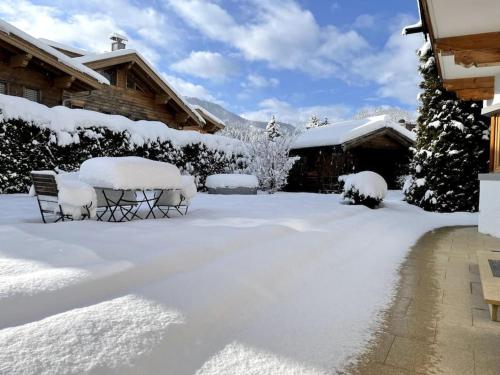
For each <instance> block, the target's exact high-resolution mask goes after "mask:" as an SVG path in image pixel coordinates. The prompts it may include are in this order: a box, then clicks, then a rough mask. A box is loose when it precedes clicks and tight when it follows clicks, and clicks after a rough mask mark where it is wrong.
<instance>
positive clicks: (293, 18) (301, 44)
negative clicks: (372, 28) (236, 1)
mask: <svg viewBox="0 0 500 375" xmlns="http://www.w3.org/2000/svg"><path fill="white" fill-rule="evenodd" d="M169 3H170V5H171V7H172V9H173V10H174V11H175V12H177V13H178V14H179V15H180V16H181V17H182V18H183V19H184V20H185V21H186V22H187V23H188V24H189V25H190V26H192V27H193V28H195V29H197V30H199V31H200V32H201V33H202V34H204V35H205V36H207V37H209V38H211V39H213V40H217V41H220V42H224V43H226V44H228V45H230V46H232V47H234V48H236V49H238V50H239V52H240V53H241V54H242V55H243V57H244V58H245V59H247V60H249V61H265V62H267V63H268V64H269V65H270V66H271V67H274V68H285V69H297V70H302V71H305V72H307V73H309V74H311V75H314V76H329V75H332V74H334V73H335V72H336V71H337V67H336V65H335V64H334V61H332V60H335V59H332V57H335V58H337V59H338V56H342V55H343V54H344V52H345V50H347V51H348V52H349V55H351V54H352V53H353V52H354V51H355V50H357V51H361V50H362V49H363V48H365V47H366V46H367V43H366V42H365V43H362V42H361V41H362V40H363V38H362V37H361V36H360V35H359V34H357V32H356V31H353V30H351V31H348V32H347V33H343V32H341V31H339V30H337V29H335V28H333V27H321V26H320V25H319V24H318V23H317V22H316V20H315V18H314V16H313V14H312V13H311V12H310V11H308V10H306V9H302V8H301V7H300V6H299V5H298V4H297V3H296V2H295V1H293V0H284V1H280V2H263V1H257V0H252V6H253V8H254V9H253V10H254V17H249V18H248V20H247V21H246V22H237V21H236V20H235V19H234V18H233V17H232V16H231V15H230V14H229V13H228V12H227V11H226V10H224V9H223V8H222V7H221V6H220V5H218V4H216V3H214V2H209V1H202V0H169ZM344 34H346V35H344ZM337 39H341V40H342V41H341V42H336V41H337ZM349 41H354V43H349ZM328 44H332V45H335V46H336V47H337V50H336V51H335V52H336V53H335V54H331V53H329V54H326V53H325V52H324V50H325V49H327V50H328V46H327V45H328Z"/></svg>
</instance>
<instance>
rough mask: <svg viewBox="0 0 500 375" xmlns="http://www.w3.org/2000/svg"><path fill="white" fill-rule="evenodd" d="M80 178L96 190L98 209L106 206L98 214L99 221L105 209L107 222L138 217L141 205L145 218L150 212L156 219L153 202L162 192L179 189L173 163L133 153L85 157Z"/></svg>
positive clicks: (178, 181) (175, 168) (180, 185)
mask: <svg viewBox="0 0 500 375" xmlns="http://www.w3.org/2000/svg"><path fill="white" fill-rule="evenodd" d="M79 178H80V180H83V181H85V182H87V183H88V184H90V185H92V186H93V187H94V189H95V190H96V194H97V201H98V203H97V208H105V209H104V211H103V212H101V213H100V214H98V215H97V219H98V220H101V221H102V220H103V217H104V215H105V214H106V213H108V212H109V214H110V215H109V218H108V221H114V222H122V221H130V220H132V219H134V218H139V219H141V216H139V210H140V209H141V207H144V208H145V210H146V216H145V218H146V219H147V218H149V217H150V216H151V215H152V216H153V217H154V218H156V216H155V214H154V212H153V211H154V208H155V203H156V202H157V201H158V199H159V198H161V196H162V195H163V194H164V191H177V190H178V191H180V190H181V189H182V179H181V174H180V171H179V169H178V168H177V167H176V166H175V165H172V164H169V163H164V162H159V161H154V160H149V159H145V158H141V157H135V156H125V157H98V158H92V159H88V160H86V161H84V162H83V164H82V165H81V167H80V173H79ZM119 213H121V217H119Z"/></svg>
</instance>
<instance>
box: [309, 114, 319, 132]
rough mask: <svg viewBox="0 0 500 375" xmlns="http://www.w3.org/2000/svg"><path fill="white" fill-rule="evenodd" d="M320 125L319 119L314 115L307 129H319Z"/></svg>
mask: <svg viewBox="0 0 500 375" xmlns="http://www.w3.org/2000/svg"><path fill="white" fill-rule="evenodd" d="M319 124H320V121H319V118H318V117H316V115H312V116H311V118H310V119H309V122H308V123H307V124H306V129H312V128H317V127H318V126H319Z"/></svg>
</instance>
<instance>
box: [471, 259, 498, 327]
mask: <svg viewBox="0 0 500 375" xmlns="http://www.w3.org/2000/svg"><path fill="white" fill-rule="evenodd" d="M476 254H477V263H478V266H479V274H480V277H481V286H482V288H483V296H484V301H485V302H486V303H487V304H488V305H489V307H490V316H491V320H493V321H495V322H498V306H499V305H500V277H496V276H494V275H493V271H492V268H491V265H490V261H499V262H500V252H496V251H485V250H482V251H478V252H476Z"/></svg>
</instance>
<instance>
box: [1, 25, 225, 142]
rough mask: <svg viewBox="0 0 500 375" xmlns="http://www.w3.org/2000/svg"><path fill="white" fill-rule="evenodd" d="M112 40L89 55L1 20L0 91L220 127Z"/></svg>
mask: <svg viewBox="0 0 500 375" xmlns="http://www.w3.org/2000/svg"><path fill="white" fill-rule="evenodd" d="M111 39H112V41H113V42H112V45H111V49H112V51H111V52H105V53H100V54H90V53H89V52H87V51H84V50H81V49H78V48H73V47H69V46H66V45H64V44H61V43H57V42H54V41H50V40H46V39H36V38H34V37H32V36H30V35H28V34H26V33H24V32H22V31H21V30H19V29H17V28H15V27H13V26H12V25H10V24H8V23H7V22H4V21H1V20H0V94H7V95H15V96H24V97H25V98H27V99H30V100H33V101H36V102H39V103H42V104H45V105H47V106H50V107H52V106H56V105H65V106H68V107H72V108H81V109H87V110H92V111H97V112H101V113H107V114H115V115H122V116H125V117H128V118H130V119H131V120H151V121H160V122H163V123H165V124H167V125H168V126H170V127H173V128H176V129H184V130H196V131H199V132H202V133H215V132H217V131H219V130H220V129H223V128H224V123H223V122H222V121H220V120H219V119H217V118H216V117H214V116H213V115H211V114H209V113H206V111H204V110H202V109H198V110H195V109H194V108H192V106H191V105H190V104H189V103H187V102H186V101H185V100H184V99H183V98H182V96H181V95H179V94H178V93H177V92H176V91H175V90H174V89H173V88H172V86H171V85H170V84H169V83H168V82H167V81H166V80H165V79H164V78H163V77H162V75H161V74H160V73H158V72H157V71H156V70H155V69H154V68H153V66H152V65H151V64H150V63H149V62H148V61H147V60H146V59H145V58H144V57H142V56H141V54H140V53H139V52H137V51H135V50H133V49H126V48H125V46H126V45H125V43H126V41H127V39H126V38H125V37H124V36H121V35H119V34H113V35H112V36H111Z"/></svg>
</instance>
